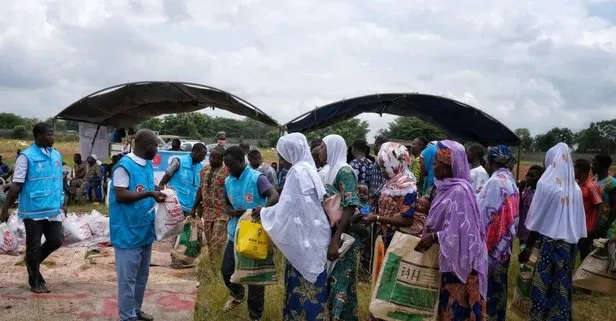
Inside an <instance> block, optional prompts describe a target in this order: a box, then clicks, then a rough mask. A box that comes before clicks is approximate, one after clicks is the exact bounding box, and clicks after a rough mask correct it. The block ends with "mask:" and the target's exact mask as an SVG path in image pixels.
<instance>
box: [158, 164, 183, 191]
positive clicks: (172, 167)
mask: <svg viewBox="0 0 616 321" xmlns="http://www.w3.org/2000/svg"><path fill="white" fill-rule="evenodd" d="M179 168H180V160H179V159H178V158H174V159H173V160H172V161H171V164H169V168H167V170H166V171H165V176H163V179H161V180H160V184H158V186H160V187H163V186H165V185H167V183H169V181H170V180H171V177H173V175H174V174H175V172H177V171H178V169H179Z"/></svg>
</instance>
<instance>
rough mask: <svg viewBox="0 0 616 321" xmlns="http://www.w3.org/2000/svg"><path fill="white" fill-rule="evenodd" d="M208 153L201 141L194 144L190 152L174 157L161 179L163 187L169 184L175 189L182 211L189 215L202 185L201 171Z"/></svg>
mask: <svg viewBox="0 0 616 321" xmlns="http://www.w3.org/2000/svg"><path fill="white" fill-rule="evenodd" d="M206 154H207V148H206V147H205V145H203V144H201V143H197V144H195V145H194V146H193V148H192V151H191V152H190V154H186V155H182V156H179V157H176V158H174V159H173V160H172V161H171V164H170V165H169V167H167V170H166V171H165V176H163V179H162V180H161V181H160V184H159V186H160V187H161V188H162V187H164V186H165V185H167V184H168V185H169V187H171V188H172V189H174V190H175V192H176V194H177V196H178V201H179V202H180V205H181V206H182V211H184V214H185V215H188V214H189V213H190V211H192V208H193V206H194V204H195V195H196V194H197V190H198V189H199V187H200V186H201V179H200V177H199V172H200V171H201V169H203V164H202V162H203V160H204V159H205V155H206Z"/></svg>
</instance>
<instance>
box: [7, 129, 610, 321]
mask: <svg viewBox="0 0 616 321" xmlns="http://www.w3.org/2000/svg"><path fill="white" fill-rule="evenodd" d="M223 134H224V133H223ZM33 135H34V143H33V144H32V145H31V146H30V147H29V148H27V149H26V150H24V151H23V152H22V153H21V154H20V155H19V156H18V158H17V161H16V164H15V169H14V173H13V184H12V185H11V187H10V190H9V192H8V193H7V200H6V203H5V205H4V207H3V208H2V212H1V214H0V221H3V222H4V221H6V220H7V219H8V216H9V215H8V208H9V206H10V204H13V203H14V202H15V200H16V199H17V197H19V200H20V202H19V208H18V215H19V216H20V217H21V218H23V219H24V223H25V227H26V234H27V242H26V266H27V268H28V276H29V284H30V287H31V290H32V292H35V293H47V292H49V289H48V288H47V286H46V283H45V279H44V278H43V276H42V275H41V273H40V269H39V266H40V264H41V262H43V261H44V260H45V259H46V258H47V257H48V256H49V254H51V253H52V252H53V251H55V250H56V249H57V248H59V247H60V246H61V244H62V240H63V233H62V214H63V213H66V210H65V209H64V202H63V201H62V200H63V199H64V196H65V195H64V193H65V189H64V188H63V173H62V171H63V170H62V164H63V163H62V157H61V155H60V153H59V152H58V151H57V150H55V149H53V142H54V133H53V129H52V128H51V127H50V126H49V125H47V124H45V123H40V124H37V125H35V126H34V129H33ZM223 136H224V135H221V134H220V133H219V135H217V138H218V142H219V144H218V146H216V147H214V148H213V149H212V150H211V151H210V153H209V165H207V166H203V165H202V161H203V160H204V158H205V157H206V154H207V151H206V148H205V146H204V145H203V144H195V145H194V147H193V149H192V151H191V153H189V154H186V155H185V156H181V157H178V158H175V159H173V160H172V161H171V165H170V166H169V167H168V169H167V171H166V173H165V176H164V177H163V179H162V181H161V182H160V184H158V185H155V183H154V172H153V167H152V162H151V161H152V160H153V159H154V157H155V155H156V152H157V145H158V141H157V138H156V135H155V134H154V133H153V132H152V131H150V130H147V129H142V130H139V131H138V132H136V133H135V135H134V148H133V152H132V153H129V154H127V155H126V156H124V157H122V158H120V159H117V160H116V164H115V165H114V166H113V167H112V168H111V176H112V180H111V183H110V184H112V188H111V189H110V205H109V220H110V237H111V243H112V245H113V247H114V250H115V259H116V275H117V282H118V309H119V315H120V318H121V320H153V317H152V316H150V315H148V314H146V313H145V312H144V311H142V304H143V298H144V293H145V288H146V285H147V281H148V276H149V266H150V259H151V251H152V243H153V242H154V240H155V232H154V215H155V213H154V208H155V206H154V205H155V203H156V202H164V200H165V198H166V194H164V193H162V192H160V190H162V188H163V187H165V186H167V187H170V188H172V189H174V190H175V191H176V194H177V196H178V200H179V203H180V205H181V207H182V209H183V211H184V214H185V215H187V216H191V217H194V218H196V217H199V219H200V220H201V222H202V223H203V224H202V227H203V229H204V234H205V240H204V243H205V244H204V247H205V248H206V250H207V252H208V253H209V256H210V258H211V259H212V262H214V261H216V260H214V258H216V257H220V258H221V267H220V270H221V274H222V277H223V280H224V282H225V285H226V286H227V288H228V290H229V299H228V300H227V301H226V303H225V305H224V307H223V309H224V310H225V311H230V310H233V309H235V308H237V307H238V306H239V305H240V304H241V303H243V302H244V301H247V303H248V304H247V306H248V317H249V318H250V319H251V320H260V319H261V318H262V316H263V311H264V306H265V304H266V299H265V295H264V293H265V292H264V287H263V286H260V285H249V286H248V288H247V289H245V288H244V286H242V285H240V284H235V283H232V282H231V275H232V274H233V273H234V270H235V263H236V262H235V253H234V252H235V250H236V249H235V244H234V242H235V233H236V227H237V225H238V221H239V217H240V216H242V215H244V214H245V213H246V212H247V211H249V210H250V211H251V215H252V218H253V220H260V221H261V223H262V225H263V227H264V229H265V230H266V231H267V233H268V234H269V235H270V237H271V240H272V242H273V244H274V245H275V246H276V248H277V249H278V251H280V253H281V254H282V255H284V256H285V258H286V260H287V264H286V271H285V291H286V295H285V302H284V308H283V310H282V311H280V313H281V315H282V319H283V320H358V319H359V317H358V299H357V282H358V275H359V273H358V268H359V267H360V266H363V264H361V263H362V261H364V260H365V255H366V253H371V248H370V247H371V246H373V244H372V238H368V242H366V238H365V237H362V236H361V235H365V231H366V230H367V227H370V226H374V227H375V231H376V233H378V234H379V235H380V236H381V237H382V238H383V240H384V244H385V247H386V248H387V247H388V246H389V245H390V242H391V240H392V237H393V235H394V233H406V234H410V235H414V236H417V237H419V238H420V239H421V240H420V242H419V244H418V245H417V246H416V247H415V250H416V251H418V252H423V251H426V250H428V249H430V248H431V247H432V246H434V245H436V244H437V245H438V249H439V256H440V257H439V271H440V283H441V287H440V294H439V303H438V319H439V320H497V321H504V320H506V313H507V306H508V305H507V292H508V289H507V288H508V271H509V264H510V260H511V255H512V247H513V243H514V240H515V238H518V239H519V240H520V244H521V251H520V253H519V257H518V260H519V261H520V262H527V261H528V260H529V257H530V254H531V251H532V249H533V248H537V249H538V253H539V257H538V261H537V269H536V272H535V276H534V279H533V286H532V291H531V301H532V306H531V311H530V314H529V320H533V321H535V320H536V321H552V320H554V321H556V320H571V316H572V300H571V293H572V290H573V285H572V273H573V269H574V264H575V260H576V256H577V252H578V251H579V252H580V255H581V256H582V258H584V257H585V256H587V255H588V253H590V250H591V249H592V241H593V240H594V239H597V238H605V237H608V238H615V237H616V232H615V231H616V228H614V224H613V223H614V220H615V219H616V179H615V178H613V177H611V176H610V175H609V168H610V166H611V165H612V159H611V158H610V156H609V155H605V154H600V155H597V156H596V157H595V158H594V159H592V161H587V160H576V161H575V162H574V160H573V159H572V156H571V153H570V149H569V147H568V146H567V145H565V144H562V143H561V144H558V145H556V146H554V147H553V148H552V149H550V150H549V151H548V153H547V154H546V159H545V164H544V165H545V167H543V166H533V167H531V168H530V169H529V171H528V173H527V175H526V180H525V183H526V184H525V186H524V187H523V188H521V189H520V188H519V184H518V182H517V181H516V179H515V178H514V175H513V173H512V168H513V166H514V164H515V162H516V160H515V158H514V157H513V153H512V151H511V149H510V148H509V147H508V146H505V145H498V146H495V147H490V148H488V149H487V151H486V150H485V149H483V147H482V146H481V145H477V144H473V145H470V146H469V147H468V148H465V147H464V146H463V145H461V144H460V143H458V142H455V141H451V140H443V141H433V142H429V141H428V140H426V139H423V138H417V139H415V140H413V142H412V144H411V148H410V150H409V149H407V147H405V146H403V145H401V144H398V143H394V142H389V141H388V139H387V138H386V137H384V136H379V137H377V140H376V142H375V150H374V152H375V153H376V157H375V158H373V159H374V160H372V159H371V158H372V157H371V156H369V154H370V153H369V150H370V149H369V147H368V145H367V143H366V142H365V141H362V140H360V141H356V142H354V144H353V145H352V148H351V150H350V151H351V153H350V154H351V155H349V149H348V146H347V143H346V142H345V140H344V139H343V138H342V137H341V136H338V135H329V136H326V137H323V138H322V139H321V140H316V141H313V142H311V144H310V145H309V144H308V141H307V140H306V137H305V136H304V135H302V134H299V133H294V134H289V135H286V136H283V137H281V138H280V140H279V141H278V144H277V146H276V150H277V152H278V155H279V162H278V163H277V166H276V169H274V167H272V166H268V165H264V164H263V156H262V154H261V153H260V152H259V151H250V150H249V148H248V149H247V148H246V146H233V147H228V148H226V147H225V146H224V145H225V144H224V141H225V137H223ZM486 154H487V161H485V160H484V159H483V156H484V155H486ZM74 160H75V177H76V179H77V180H76V181H74V183H72V184H71V185H70V190H71V191H72V190H76V191H79V190H80V189H81V188H82V187H81V186H82V185H80V184H84V182H87V181H89V179H90V178H88V177H89V172H92V175H97V172H96V169H94V168H95V166H96V167H98V166H97V165H98V164H97V162H96V161H97V160H96V157H95V156H93V155H92V156H90V157H88V159H87V160H86V162H85V165H83V164H84V162H82V161H81V156H80V155H75V156H74ZM88 165H89V166H90V167H88ZM92 175H90V176H92ZM593 175H595V176H596V177H595V178H593ZM79 180H81V181H79ZM330 199H337V200H338V202H339V204H336V206H335V207H336V208H334V210H336V211H338V212H339V214H340V215H339V217H338V218H337V219H336V221H332V215H331V213H329V212H328V211H330V209H329V208H326V207H324V202H325V201H326V200H330ZM366 208H367V209H368V210H365V209H366ZM360 209H361V211H360ZM363 233H364V234H363ZM43 235H44V236H45V238H46V241H45V243H43V244H41V237H42V236H43ZM343 235H348V236H350V237H352V238H353V239H354V240H355V241H354V243H353V244H352V245H351V248H350V249H349V250H348V251H346V252H344V253H341V252H340V247H341V245H342V239H343ZM368 235H369V234H368ZM296 239H299V240H302V241H301V242H300V241H295V240H296ZM362 249H363V252H362ZM369 259H370V258H369V257H368V261H369ZM331 262H336V264H335V265H334V267H333V269H331V270H329V269H328V265H329V264H330V263H331ZM373 319H374V317H373Z"/></svg>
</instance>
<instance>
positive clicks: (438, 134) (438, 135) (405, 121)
mask: <svg viewBox="0 0 616 321" xmlns="http://www.w3.org/2000/svg"><path fill="white" fill-rule="evenodd" d="M380 133H381V134H384V135H385V136H387V137H388V138H390V139H400V140H413V139H415V138H417V137H425V138H426V139H428V140H430V141H432V140H441V139H444V138H445V133H444V132H443V131H442V130H441V129H440V128H438V127H436V126H435V125H433V124H431V123H429V122H427V121H425V120H422V119H419V118H417V117H398V118H396V119H395V120H394V121H393V122H391V123H389V128H388V129H387V130H384V131H381V132H380Z"/></svg>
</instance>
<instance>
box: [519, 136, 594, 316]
mask: <svg viewBox="0 0 616 321" xmlns="http://www.w3.org/2000/svg"><path fill="white" fill-rule="evenodd" d="M545 168H546V169H545V172H544V173H543V175H542V176H541V179H539V182H538V183H537V189H536V190H535V196H534V197H533V202H532V203H531V205H530V209H529V210H528V216H527V218H526V228H527V229H528V230H529V231H531V235H530V237H529V238H528V241H527V243H526V248H525V249H524V250H523V251H522V252H521V253H520V256H519V260H520V262H521V263H525V262H527V261H528V259H529V257H530V251H531V249H532V248H533V246H534V245H535V242H538V248H539V259H538V261H537V264H536V265H535V276H534V279H533V287H532V290H531V297H530V298H531V303H532V304H531V310H530V314H529V318H528V319H529V320H530V321H553V320H554V321H555V320H559V321H560V320H563V321H564V320H572V313H571V283H572V281H571V277H572V273H573V268H574V264H575V257H576V254H577V243H578V241H579V240H580V239H581V238H583V237H586V218H585V215H584V206H583V202H582V192H581V190H580V187H579V186H578V184H577V183H576V182H575V172H574V169H573V162H572V160H571V154H570V152H569V146H567V144H564V143H559V144H557V145H556V146H554V147H552V148H551V149H550V150H549V151H548V152H547V154H546V156H545Z"/></svg>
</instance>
